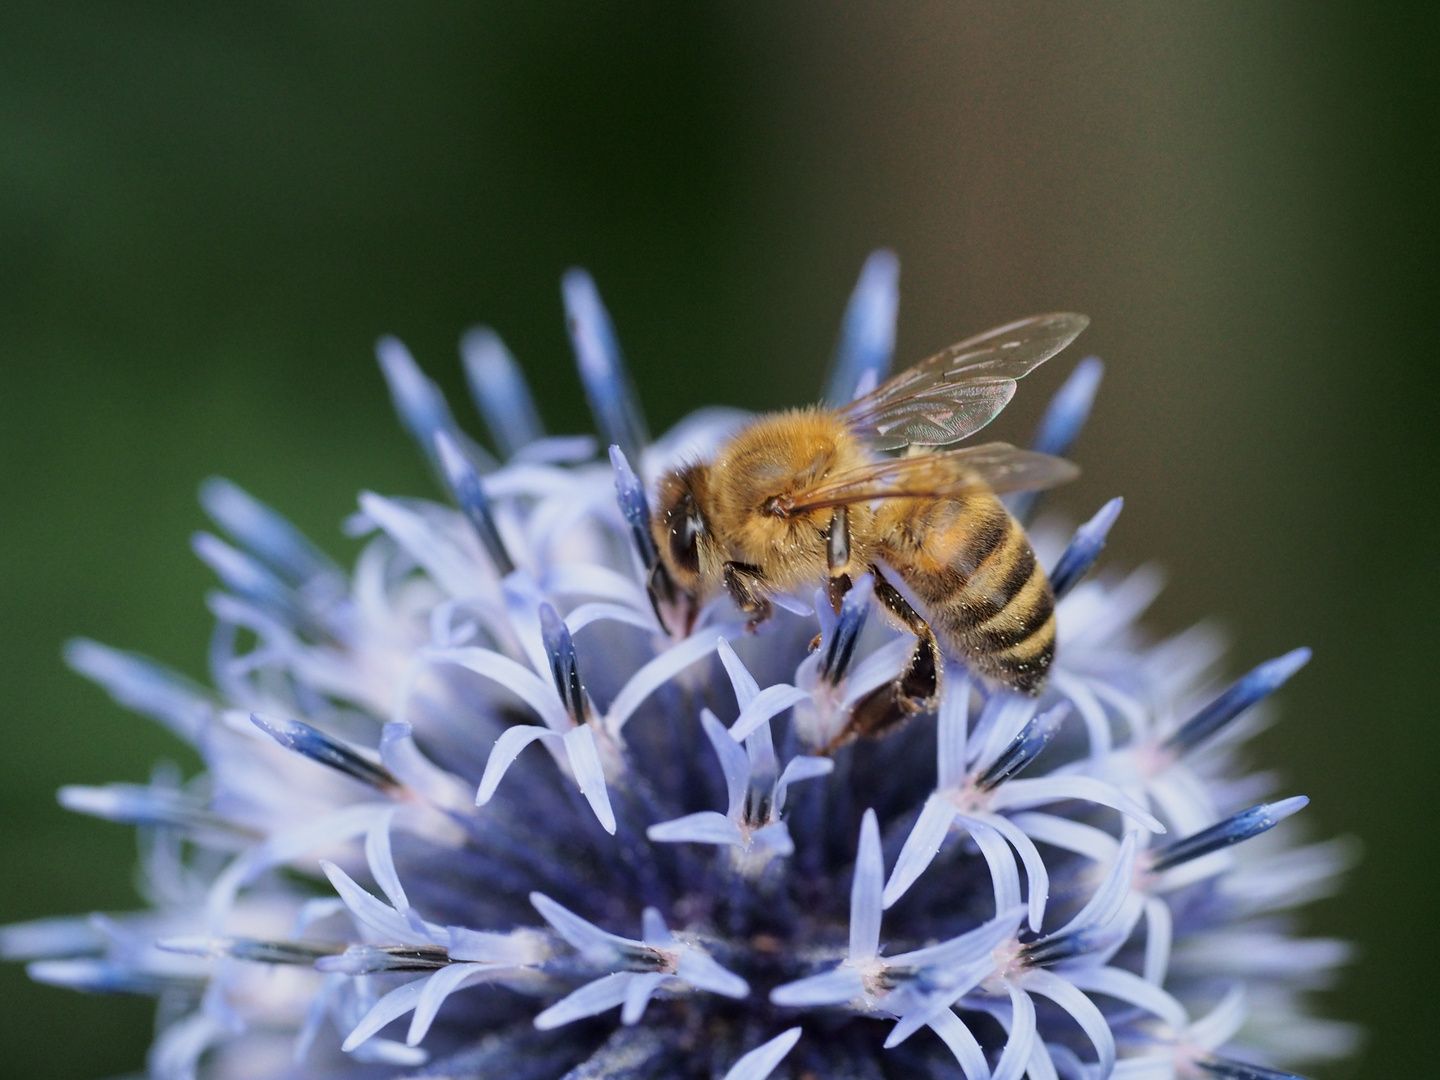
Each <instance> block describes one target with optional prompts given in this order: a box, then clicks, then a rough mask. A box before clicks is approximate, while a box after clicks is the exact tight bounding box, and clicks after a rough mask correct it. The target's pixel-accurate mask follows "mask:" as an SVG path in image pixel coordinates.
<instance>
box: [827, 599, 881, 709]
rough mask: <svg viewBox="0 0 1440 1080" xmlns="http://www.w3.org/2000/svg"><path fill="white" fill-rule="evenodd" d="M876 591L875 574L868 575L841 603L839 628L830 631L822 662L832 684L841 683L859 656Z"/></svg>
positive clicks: (837, 624) (836, 623)
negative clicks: (871, 600)
mask: <svg viewBox="0 0 1440 1080" xmlns="http://www.w3.org/2000/svg"><path fill="white" fill-rule="evenodd" d="M874 592H875V575H873V574H865V575H864V576H863V577H861V578H860V580H859V581H857V582H855V584H854V585H853V586H852V587H851V589H850V591H849V592H848V593H846V594H845V599H844V600H843V601H841V603H840V614H839V616H838V617H837V618H836V620H835V629H834V630H833V631H831V633H830V644H829V645H828V646H827V647H826V649H825V658H824V659H823V660H822V661H821V662H820V675H821V676H822V677H823V678H825V679H827V680H828V681H829V682H831V683H838V682H839V681H840V680H841V679H843V678H844V677H845V673H846V672H847V671H849V670H850V661H851V660H853V659H854V658H855V643H856V642H857V641H859V640H860V632H861V631H862V630H864V629H865V620H866V618H867V617H868V616H869V614H870V598H871V596H873V595H874Z"/></svg>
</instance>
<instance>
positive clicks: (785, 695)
mask: <svg viewBox="0 0 1440 1080" xmlns="http://www.w3.org/2000/svg"><path fill="white" fill-rule="evenodd" d="M808 700H810V695H809V694H808V693H806V692H805V691H804V690H800V689H797V688H796V687H794V686H791V685H790V684H789V683H776V684H775V685H774V686H767V687H766V688H765V689H764V690H761V691H760V693H758V694H756V695H755V697H754V699H753V700H752V701H751V702H750V704H749V705H746V706H745V708H743V709H742V710H740V715H739V716H738V717H736V719H735V723H734V724H732V725H731V726H730V738H732V739H734V740H735V741H736V742H741V741H742V740H744V739H745V738H746V737H747V736H749V735H752V734H754V732H755V731H757V730H758V729H759V728H760V726H761V725H762V724H768V723H769V722H770V720H771V719H772V718H773V717H776V716H779V715H780V714H781V713H782V712H784V711H785V710H786V709H788V708H791V707H792V706H795V705H798V704H800V702H802V701H808Z"/></svg>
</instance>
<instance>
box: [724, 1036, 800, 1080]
mask: <svg viewBox="0 0 1440 1080" xmlns="http://www.w3.org/2000/svg"><path fill="white" fill-rule="evenodd" d="M799 1039H800V1028H798V1027H792V1028H790V1029H789V1030H788V1031H782V1032H781V1033H780V1034H779V1035H776V1036H775V1037H774V1038H773V1039H771V1040H770V1041H769V1042H765V1043H761V1044H760V1045H759V1046H757V1047H756V1048H755V1049H754V1050H751V1051H748V1052H747V1053H744V1054H742V1055H740V1057H739V1058H738V1059H736V1062H735V1064H734V1065H731V1066H730V1068H729V1070H727V1071H726V1073H725V1077H724V1080H766V1077H768V1076H769V1075H770V1074H771V1073H772V1072H774V1071H775V1066H776V1065H779V1064H780V1062H781V1061H782V1060H783V1059H784V1057H785V1055H786V1054H788V1053H790V1051H791V1050H792V1049H794V1047H795V1043H796V1042H798V1041H799Z"/></svg>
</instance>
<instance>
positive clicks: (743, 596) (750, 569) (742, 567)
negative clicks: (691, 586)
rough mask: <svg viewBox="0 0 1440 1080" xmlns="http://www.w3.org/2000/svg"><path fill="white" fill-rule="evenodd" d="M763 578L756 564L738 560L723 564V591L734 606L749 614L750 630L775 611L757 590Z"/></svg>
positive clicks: (754, 628)
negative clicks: (728, 595)
mask: <svg viewBox="0 0 1440 1080" xmlns="http://www.w3.org/2000/svg"><path fill="white" fill-rule="evenodd" d="M763 580H764V574H763V573H761V571H760V568H759V567H758V566H751V565H750V564H749V563H738V562H727V563H726V564H725V591H726V592H727V593H729V594H730V599H731V600H733V601H735V606H736V607H738V608H739V609H740V610H741V611H743V612H745V614H747V615H749V616H750V622H749V624H748V629H750V630H751V631H754V630H756V629H758V628H759V626H760V624H761V623H764V622H767V621H768V620H769V619H770V616H771V615H773V614H774V613H775V608H774V606H773V605H772V604H771V603H770V601H769V599H768V598H767V597H766V596H765V595H764V594H763V593H761V592H760V591H759V585H760V583H761V582H762V581H763Z"/></svg>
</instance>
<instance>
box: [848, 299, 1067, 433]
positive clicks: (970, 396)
mask: <svg viewBox="0 0 1440 1080" xmlns="http://www.w3.org/2000/svg"><path fill="white" fill-rule="evenodd" d="M1089 322H1090V320H1089V319H1088V318H1086V317H1085V316H1084V315H1075V314H1071V313H1068V312H1060V313H1057V314H1052V315H1035V316H1032V317H1031V318H1028V319H1021V320H1020V321H1019V322H1014V323H1009V324H1008V325H1006V326H999V327H996V328H995V329H994V330H988V331H986V332H985V333H983V334H980V335H978V336H976V337H972V338H967V339H966V340H964V341H962V342H960V343H959V344H958V345H952V346H950V348H948V349H946V350H944V351H943V352H939V353H936V354H935V355H934V356H932V357H930V358H929V359H928V360H922V361H920V363H918V364H916V365H915V366H914V367H911V368H907V369H906V370H905V371H902V372H900V374H898V375H896V376H895V377H894V378H893V379H890V380H889V381H888V382H886V383H885V384H884V385H882V386H880V387H877V388H876V389H875V390H873V391H871V392H870V393H869V394H866V395H865V396H864V397H861V398H857V399H856V400H855V401H853V402H851V403H850V404H849V405H848V406H846V407H845V408H844V409H843V410H842V415H843V416H844V417H845V419H846V421H847V422H848V423H849V424H850V425H851V427H853V428H854V429H855V431H856V432H857V433H858V434H859V435H861V436H862V437H863V438H865V439H866V440H867V441H869V442H870V443H871V444H872V445H873V446H875V447H876V449H881V450H893V449H898V448H899V447H902V446H908V445H915V446H944V445H946V444H948V443H952V442H959V441H960V440H961V439H964V438H967V437H969V436H971V435H973V434H975V432H977V431H979V430H980V429H981V428H982V427H984V426H985V425H986V424H988V423H989V422H990V421H991V420H993V419H995V417H996V416H997V415H999V413H1000V410H1001V409H1003V408H1005V406H1006V405H1007V404H1009V402H1010V398H1011V397H1012V396H1014V393H1015V380H1016V379H1019V378H1021V377H1023V376H1025V375H1028V374H1029V373H1030V372H1031V371H1033V370H1035V368H1037V367H1039V366H1040V365H1041V364H1043V363H1044V362H1045V361H1046V360H1049V359H1050V358H1051V357H1052V356H1054V355H1055V354H1056V353H1058V352H1059V351H1060V350H1061V349H1063V348H1065V346H1066V345H1069V344H1070V342H1072V341H1074V340H1075V338H1076V337H1078V336H1079V334H1080V331H1082V330H1084V329H1085V327H1086V326H1087V325H1088V324H1089Z"/></svg>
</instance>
